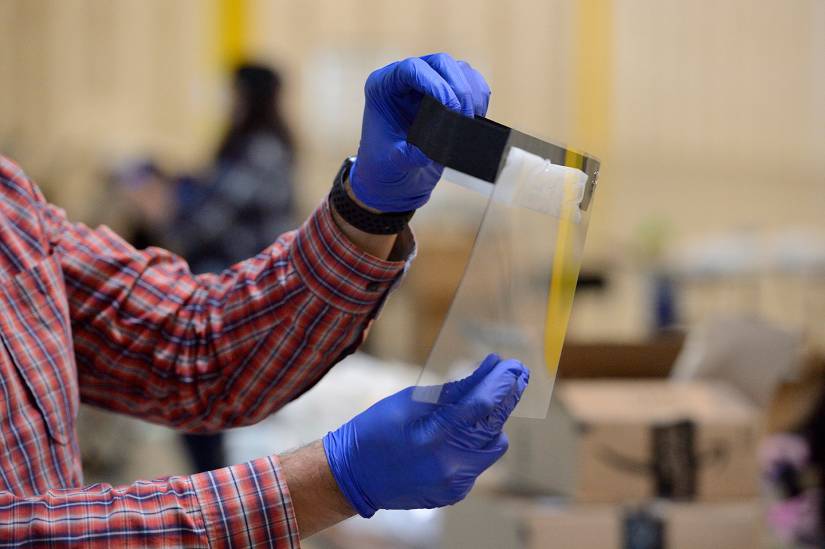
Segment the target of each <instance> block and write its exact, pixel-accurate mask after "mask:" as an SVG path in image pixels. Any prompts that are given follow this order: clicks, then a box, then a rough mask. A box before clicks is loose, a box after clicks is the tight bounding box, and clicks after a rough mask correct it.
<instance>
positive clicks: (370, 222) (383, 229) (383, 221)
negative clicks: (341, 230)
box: [329, 158, 415, 234]
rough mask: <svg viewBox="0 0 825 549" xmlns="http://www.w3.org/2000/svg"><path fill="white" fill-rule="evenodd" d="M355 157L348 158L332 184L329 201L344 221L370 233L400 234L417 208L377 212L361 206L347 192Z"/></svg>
mask: <svg viewBox="0 0 825 549" xmlns="http://www.w3.org/2000/svg"><path fill="white" fill-rule="evenodd" d="M352 164H353V159H352V158H347V159H346V160H345V161H344V163H343V165H341V169H340V170H338V175H336V176H335V182H334V183H333V184H332V191H330V193H329V201H330V204H331V205H332V207H333V208H335V211H336V212H338V215H340V216H341V217H342V218H343V219H344V221H346V222H347V223H349V224H350V225H352V226H353V227H355V228H356V229H359V230H361V231H364V232H365V233H370V234H398V233H400V232H401V231H403V230H404V229H405V228H406V226H407V223H409V221H410V219H411V218H412V216H413V214H414V213H415V210H412V211H409V212H384V213H375V212H371V211H370V210H368V209H366V208H364V207H363V206H360V205H359V204H358V203H357V202H355V200H353V199H352V198H351V197H350V195H349V193H347V189H346V186H345V185H344V183H345V181H346V180H347V178H348V177H349V172H350V168H352Z"/></svg>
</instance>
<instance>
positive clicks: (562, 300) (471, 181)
mask: <svg viewBox="0 0 825 549" xmlns="http://www.w3.org/2000/svg"><path fill="white" fill-rule="evenodd" d="M514 133H515V132H514ZM519 135H521V136H522V137H524V139H525V140H527V142H526V144H527V145H530V144H531V142H535V143H540V144H541V145H543V147H538V148H541V149H542V150H543V151H544V152H545V153H547V154H546V156H548V157H550V156H554V157H555V158H554V160H555V162H556V163H553V162H552V161H551V160H550V159H548V158H545V157H543V156H539V155H537V154H534V153H533V152H528V151H527V150H524V149H522V148H519V147H518V146H516V144H517V143H518V136H519ZM510 141H511V143H512V145H511V146H510V147H509V148H508V151H507V153H506V158H505V161H504V165H503V168H502V170H501V173H500V175H499V176H498V178H497V180H496V182H495V184H490V183H487V182H485V181H482V180H480V179H476V178H474V177H471V176H468V175H465V174H463V173H461V172H458V171H455V170H450V169H447V170H445V175H444V178H445V179H447V180H451V181H453V182H454V183H458V184H459V185H462V186H464V187H467V188H469V189H472V190H474V191H476V192H480V193H483V194H487V195H489V199H488V202H487V206H486V209H485V212H484V215H483V218H482V221H481V225H480V227H479V231H478V235H477V237H476V241H475V243H474V245H473V250H472V253H471V255H470V258H469V260H468V262H467V265H466V268H465V271H464V275H463V277H462V279H461V283H460V285H459V287H458V289H457V290H456V294H455V296H454V298H453V301H452V304H451V306H450V309H449V312H448V313H447V317H446V318H445V320H444V324H443V326H442V328H441V331H440V332H439V334H438V336H437V338H436V341H435V344H434V346H433V348H432V350H431V352H430V355H429V358H428V359H427V362H426V364H425V366H424V370H423V371H422V377H423V376H424V375H425V374H426V375H427V376H428V378H430V377H435V378H438V379H443V380H444V381H447V380H449V379H456V378H459V377H463V376H465V375H467V374H469V373H470V372H471V371H472V370H473V369H474V368H475V367H476V366H477V365H478V363H479V362H480V361H481V360H482V359H483V358H484V357H485V356H486V355H487V354H489V353H491V352H495V353H498V354H499V355H501V356H502V357H513V358H517V359H519V360H521V361H522V362H524V363H525V364H526V365H528V366H529V367H530V370H531V377H530V385H529V387H528V389H527V391H526V392H525V394H524V396H523V397H522V400H521V402H520V403H519V405H518V407H517V408H516V410H515V412H514V414H515V415H516V416H519V417H530V418H543V417H545V416H546V415H547V410H548V407H549V404H550V398H551V396H552V392H553V384H554V382H555V378H556V370H557V367H558V362H559V357H560V355H561V349H562V345H563V343H564V336H565V333H566V331H567V321H568V319H569V316H570V310H571V307H572V303H573V295H574V293H575V288H576V281H577V279H578V275H579V269H580V266H581V256H582V251H583V248H584V241H585V236H586V233H587V224H588V218H589V212H588V211H587V208H586V207H584V206H583V204H584V205H585V206H586V205H587V203H589V201H590V198H591V196H590V195H591V194H592V191H593V186H594V185H595V179H596V177H597V175H598V174H597V173H596V172H595V171H596V170H597V169H598V163H597V162H595V161H592V160H591V161H590V162H591V163H590V167H589V169H588V168H585V169H586V171H587V172H588V173H585V171H582V170H581V169H579V168H582V167H584V165H585V164H587V160H588V159H587V157H584V156H582V155H579V154H577V153H572V152H569V151H566V150H565V149H563V148H561V147H556V146H554V145H550V144H546V143H543V142H539V141H538V140H535V139H533V138H530V137H529V136H523V134H518V135H517V136H516V138H515V139H514V138H511V140H510ZM527 148H531V149H533V150H534V151H535V149H536V148H537V147H535V146H533V147H527ZM548 151H552V153H553V154H552V155H551V154H549V152H548ZM539 152H541V151H539ZM565 164H566V165H565ZM588 177H589V178H590V181H589V182H588ZM588 183H589V185H588ZM439 392H440V391H439V389H438V388H435V389H434V388H433V387H426V388H425V387H421V388H419V389H417V390H416V391H415V392H414V395H413V397H414V398H415V399H417V400H420V401H426V402H437V401H438V397H439Z"/></svg>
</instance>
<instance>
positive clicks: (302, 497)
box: [280, 441, 355, 538]
mask: <svg viewBox="0 0 825 549" xmlns="http://www.w3.org/2000/svg"><path fill="white" fill-rule="evenodd" d="M280 460H281V469H282V471H283V476H284V478H285V479H286V483H287V485H288V486H289V492H290V494H291V495H292V505H293V508H294V509H295V518H296V520H297V522H298V528H299V530H300V532H301V536H302V537H304V538H306V537H309V536H311V535H313V534H315V533H316V532H320V531H321V530H323V529H325V528H328V527H330V526H332V525H334V524H336V523H338V522H341V521H342V520H345V519H347V518H349V517H351V516H352V515H354V514H355V510H354V509H353V508H352V507H351V506H350V504H349V503H348V502H347V500H346V499H345V498H344V495H343V494H342V493H341V490H340V489H339V488H338V484H337V483H336V482H335V479H334V478H333V476H332V473H331V472H330V469H329V464H328V463H327V457H326V454H325V453H324V446H323V444H322V443H321V441H315V442H313V443H312V444H309V445H308V446H305V447H303V448H300V449H299V450H296V451H294V452H291V453H288V454H285V455H282V456H280Z"/></svg>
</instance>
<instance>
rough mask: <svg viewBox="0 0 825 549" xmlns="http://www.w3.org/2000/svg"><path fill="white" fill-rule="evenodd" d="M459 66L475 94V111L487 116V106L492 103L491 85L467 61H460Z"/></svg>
mask: <svg viewBox="0 0 825 549" xmlns="http://www.w3.org/2000/svg"><path fill="white" fill-rule="evenodd" d="M458 66H459V67H460V68H461V71H462V72H463V73H464V77H465V78H466V79H467V82H469V83H470V90H471V92H472V94H473V111H474V112H475V114H476V116H485V115H486V114H487V107H488V106H489V105H490V94H491V93H492V91H491V90H490V86H489V85H488V84H487V81H486V80H485V79H484V77H483V76H482V75H481V73H480V72H478V71H477V70H475V69H474V68H473V67H472V66H470V64H469V63H467V62H466V61H459V62H458Z"/></svg>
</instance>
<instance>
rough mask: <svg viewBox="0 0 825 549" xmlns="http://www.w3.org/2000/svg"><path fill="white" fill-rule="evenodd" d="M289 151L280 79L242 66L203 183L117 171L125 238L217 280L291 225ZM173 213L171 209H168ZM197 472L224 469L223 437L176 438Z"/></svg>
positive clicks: (139, 166) (147, 164) (152, 168)
mask: <svg viewBox="0 0 825 549" xmlns="http://www.w3.org/2000/svg"><path fill="white" fill-rule="evenodd" d="M294 158H295V147H294V141H293V137H292V132H291V131H290V129H289V126H288V124H287V123H286V120H285V118H284V116H283V113H282V111H281V76H280V74H279V73H278V72H276V71H275V70H273V69H272V68H270V67H267V66H264V65H258V64H251V63H245V64H242V65H240V66H239V67H238V68H237V69H236V70H235V72H234V74H233V88H232V107H231V114H230V117H229V124H228V127H227V129H226V132H225V135H224V136H223V138H222V139H221V141H220V144H219V146H218V148H217V150H216V153H215V158H214V162H213V164H212V165H211V166H209V168H207V169H206V170H204V172H203V175H202V176H201V177H195V178H192V177H179V178H178V179H177V180H176V181H174V182H173V181H171V180H170V179H169V178H167V177H165V176H164V175H163V174H162V172H161V170H160V169H159V168H158V166H157V165H156V164H155V163H154V162H152V161H151V160H144V161H140V162H137V163H133V164H131V165H128V166H126V167H125V168H124V169H122V170H120V172H119V174H118V176H117V180H118V182H119V183H120V184H119V185H118V189H119V192H120V193H121V194H122V196H123V198H125V199H126V200H127V201H128V202H129V203H130V204H131V205H132V206H133V209H134V215H132V216H130V217H131V218H132V222H131V223H130V224H129V229H128V234H127V235H125V236H126V239H127V240H128V241H129V242H130V243H131V244H132V245H133V246H135V247H137V248H140V249H142V248H146V247H148V246H160V247H166V248H170V249H172V250H175V251H176V252H179V253H180V254H181V255H182V256H183V257H184V259H186V260H187V262H188V263H189V267H190V269H191V270H192V272H193V273H195V274H202V273H219V272H221V271H223V270H224V269H226V268H228V267H230V266H232V265H234V264H235V263H238V262H240V261H243V260H244V259H247V258H249V257H253V256H255V255H256V254H258V253H260V252H261V251H263V250H264V249H265V248H266V247H267V246H268V245H269V244H271V235H278V234H282V233H284V232H286V231H288V230H290V229H294V228H295V227H296V225H297V222H296V215H295V200H294V194H295V193H294V188H293V165H294ZM170 206H171V207H170ZM182 440H183V442H184V448H185V449H186V453H187V455H188V457H189V460H190V462H191V463H192V466H193V470H194V471H195V472H203V471H210V470H212V469H218V468H219V467H223V466H224V465H226V464H227V462H226V451H225V448H224V436H223V434H222V433H213V434H206V435H202V434H194V433H186V434H183V435H182Z"/></svg>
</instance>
